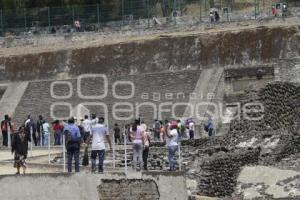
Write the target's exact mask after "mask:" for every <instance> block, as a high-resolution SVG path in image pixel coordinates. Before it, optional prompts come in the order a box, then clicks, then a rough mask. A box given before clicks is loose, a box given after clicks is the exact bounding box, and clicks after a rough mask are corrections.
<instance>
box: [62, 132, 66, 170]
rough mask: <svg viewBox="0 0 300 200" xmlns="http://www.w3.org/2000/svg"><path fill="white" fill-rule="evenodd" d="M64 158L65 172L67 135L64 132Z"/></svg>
mask: <svg viewBox="0 0 300 200" xmlns="http://www.w3.org/2000/svg"><path fill="white" fill-rule="evenodd" d="M62 142H63V160H64V166H63V168H64V172H66V136H65V134H63V141H62Z"/></svg>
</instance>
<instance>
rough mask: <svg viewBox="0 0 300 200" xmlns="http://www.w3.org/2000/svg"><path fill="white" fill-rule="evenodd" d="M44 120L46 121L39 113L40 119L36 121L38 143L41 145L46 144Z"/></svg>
mask: <svg viewBox="0 0 300 200" xmlns="http://www.w3.org/2000/svg"><path fill="white" fill-rule="evenodd" d="M43 122H44V119H43V116H42V115H39V119H38V121H37V122H36V130H37V132H38V144H39V145H40V146H43V144H44V131H43Z"/></svg>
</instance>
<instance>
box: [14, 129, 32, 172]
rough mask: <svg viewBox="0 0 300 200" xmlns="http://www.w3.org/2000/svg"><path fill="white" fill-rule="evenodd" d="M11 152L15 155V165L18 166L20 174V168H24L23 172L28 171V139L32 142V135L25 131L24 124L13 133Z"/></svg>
mask: <svg viewBox="0 0 300 200" xmlns="http://www.w3.org/2000/svg"><path fill="white" fill-rule="evenodd" d="M12 135H13V137H12V144H11V146H12V148H11V152H12V153H14V154H15V156H14V160H15V162H14V167H15V168H17V173H16V174H20V168H21V167H22V168H23V174H25V173H26V159H27V155H28V141H30V142H31V136H30V135H29V134H28V132H25V127H24V125H23V126H21V127H20V128H19V131H18V132H15V133H14V134H12Z"/></svg>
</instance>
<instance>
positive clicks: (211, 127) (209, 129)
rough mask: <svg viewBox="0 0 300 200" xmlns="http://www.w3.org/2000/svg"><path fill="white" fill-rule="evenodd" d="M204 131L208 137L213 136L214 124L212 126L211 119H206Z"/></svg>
mask: <svg viewBox="0 0 300 200" xmlns="http://www.w3.org/2000/svg"><path fill="white" fill-rule="evenodd" d="M205 130H206V132H208V136H209V137H211V136H213V132H214V124H213V120H212V118H211V117H209V119H208V122H207V125H206V126H205Z"/></svg>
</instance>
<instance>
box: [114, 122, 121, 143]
mask: <svg viewBox="0 0 300 200" xmlns="http://www.w3.org/2000/svg"><path fill="white" fill-rule="evenodd" d="M114 137H115V144H120V143H121V130H120V128H119V126H118V124H115V127H114Z"/></svg>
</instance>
